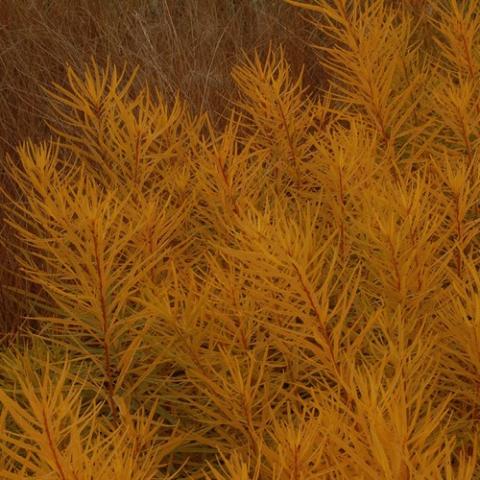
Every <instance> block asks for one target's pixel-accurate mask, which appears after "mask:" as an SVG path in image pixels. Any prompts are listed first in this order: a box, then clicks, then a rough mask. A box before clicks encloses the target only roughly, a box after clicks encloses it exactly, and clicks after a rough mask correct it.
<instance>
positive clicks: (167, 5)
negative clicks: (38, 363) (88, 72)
mask: <svg viewBox="0 0 480 480" xmlns="http://www.w3.org/2000/svg"><path fill="white" fill-rule="evenodd" d="M320 40H321V39H320V38H319V33H318V30H316V29H314V28H312V26H311V24H310V22H309V21H308V19H307V18H306V17H305V14H304V13H303V12H302V11H301V10H300V9H298V8H295V7H293V6H291V5H288V4H286V3H285V2H283V1H281V0H201V1H198V0H122V1H116V0H75V1H74V2H67V1H66V0H2V1H0V72H1V75H0V158H2V159H3V158H4V157H5V155H6V154H13V153H14V149H15V147H16V146H17V145H18V144H19V143H21V142H22V141H25V140H26V139H27V138H30V139H32V140H33V141H34V142H35V141H39V140H41V139H44V138H45V136H46V135H48V128H47V126H46V123H45V122H46V121H54V120H55V116H54V114H53V112H52V111H51V107H50V104H49V103H48V101H47V97H46V95H45V93H44V91H43V88H45V87H47V88H48V87H50V86H51V85H52V84H53V83H57V84H59V85H65V83H66V81H67V75H66V65H71V66H72V67H73V68H74V70H76V71H82V70H83V68H84V66H85V64H86V63H89V61H90V58H91V57H92V56H93V57H94V58H95V59H96V61H97V63H98V64H99V65H102V64H105V63H106V62H107V58H108V57H110V59H111V61H112V63H114V64H116V65H123V64H124V63H126V64H127V65H128V66H134V65H139V67H140V70H139V73H138V75H137V77H136V82H137V87H138V88H140V86H141V85H143V84H144V83H145V82H146V81H147V82H148V83H149V84H151V85H155V86H158V87H159V88H160V90H161V91H163V92H164V93H165V94H166V97H167V98H170V99H172V100H173V98H174V94H175V92H176V91H177V90H178V91H180V93H181V96H182V97H183V98H184V99H185V100H186V102H187V104H188V105H189V106H190V108H191V109H192V113H199V112H201V111H208V112H209V115H210V118H211V119H212V120H213V122H214V123H215V124H216V126H221V125H222V123H223V120H224V119H223V114H224V112H225V109H226V107H227V106H228V101H227V100H226V97H228V98H231V99H232V100H234V98H232V95H231V93H232V92H235V90H234V89H233V81H232V78H231V75H230V72H231V69H232V67H233V66H234V65H235V63H236V62H237V60H238V58H239V56H240V54H241V51H242V50H245V51H246V52H247V53H252V52H253V51H254V50H255V49H257V51H258V52H259V53H260V54H262V53H265V52H266V51H267V49H268V45H269V43H270V42H271V43H272V44H274V45H279V44H282V45H283V46H284V48H285V52H286V59H287V61H288V62H289V64H290V66H291V68H292V72H293V76H294V77H295V76H297V74H298V73H299V72H300V70H301V68H302V65H305V70H304V80H305V84H306V85H311V86H314V87H315V86H318V87H320V86H323V85H324V81H325V79H326V75H325V72H324V71H322V69H321V67H320V66H319V64H318V62H312V57H311V48H310V47H309V44H310V43H315V44H318V43H319V42H320ZM312 93H314V92H312ZM1 165H2V167H1V170H0V178H1V182H2V184H3V185H5V182H6V176H5V175H4V172H3V166H4V162H1ZM10 188H12V187H10ZM1 228H6V226H5V225H3V224H2V227H1ZM2 237H3V238H5V235H2ZM7 238H8V236H7ZM0 248H1V247H0ZM0 263H1V264H2V265H3V268H2V271H1V274H0V334H1V335H2V337H5V335H7V334H8V335H10V334H12V332H14V331H16V330H17V328H18V326H19V324H20V323H21V318H22V317H23V316H24V315H28V313H29V312H28V311H25V310H24V309H25V307H26V305H27V302H21V303H18V302H16V301H14V299H13V297H11V296H10V295H9V294H8V292H7V289H6V286H7V285H10V286H11V284H12V282H13V281H14V280H13V279H14V278H16V276H14V275H12V274H11V273H9V271H11V270H14V269H16V266H15V264H14V263H13V261H12V259H11V258H9V256H8V255H7V254H6V249H5V248H1V250H0ZM15 282H17V285H16V287H17V288H19V289H26V288H32V287H31V286H28V285H18V279H16V280H15ZM15 298H18V297H17V296H16V297H15ZM5 338H8V337H5Z"/></svg>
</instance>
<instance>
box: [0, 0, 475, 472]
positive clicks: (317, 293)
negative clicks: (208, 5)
mask: <svg viewBox="0 0 480 480" xmlns="http://www.w3.org/2000/svg"><path fill="white" fill-rule="evenodd" d="M286 1H287V3H289V4H292V5H296V6H298V7H299V8H305V9H307V10H310V11H311V12H313V13H314V14H315V16H314V17H312V22H313V23H314V25H315V26H316V28H318V29H320V30H322V32H323V33H324V34H326V35H327V36H328V38H329V40H328V41H327V42H326V43H325V44H324V45H318V46H317V47H318V50H319V52H320V53H319V61H320V62H321V63H322V65H323V66H324V68H326V69H327V70H329V71H330V72H331V74H332V76H331V78H332V81H331V84H330V86H329V88H328V90H326V91H324V92H323V94H322V95H321V97H320V98H319V99H316V98H314V97H313V96H312V95H311V93H310V92H308V90H307V88H305V87H304V86H303V81H302V77H301V76H300V77H299V78H293V77H292V74H291V71H290V68H289V65H288V63H287V62H286V60H285V56H284V51H283V49H282V48H277V49H275V48H271V49H270V51H269V53H268V55H267V56H266V58H264V59H261V58H260V56H259V55H258V54H257V55H254V56H253V57H249V56H245V57H244V58H243V59H242V61H241V62H240V63H239V64H238V66H237V67H235V68H234V70H233V72H232V78H233V80H234V82H235V83H236V85H237V87H238V90H239V94H240V96H239V98H238V99H237V101H236V102H235V104H234V105H232V107H231V111H230V115H229V117H228V118H227V119H226V122H225V127H224V128H223V129H222V130H218V129H217V128H216V127H215V126H214V125H213V124H212V121H211V119H210V117H209V115H207V114H205V115H201V116H192V115H191V114H189V112H188V110H187V107H186V105H185V103H184V102H182V100H181V99H180V97H179V96H177V97H176V99H175V101H174V102H168V103H167V102H166V100H165V98H164V97H163V96H162V94H161V92H159V91H158V90H152V89H151V87H148V86H145V88H144V89H143V90H141V91H140V92H138V91H135V92H134V91H133V90H132V88H131V87H132V84H133V81H134V78H135V72H133V73H132V74H130V75H127V68H126V67H125V68H124V69H123V70H122V71H121V72H119V70H118V69H117V68H116V67H115V66H113V65H111V64H107V65H105V67H104V68H100V67H99V66H98V65H97V63H96V62H95V61H94V60H92V63H91V65H90V66H87V67H86V69H85V72H84V73H83V75H82V74H78V73H76V72H75V71H74V70H73V69H69V71H68V83H69V87H68V88H65V87H61V86H60V85H57V86H56V87H55V88H53V89H52V90H51V91H50V92H49V98H50V99H51V101H52V104H53V106H54V108H55V110H56V112H57V118H58V122H56V124H52V125H50V128H51V132H52V135H54V137H52V138H51V139H50V140H48V141H45V142H43V143H40V144H34V143H32V142H26V143H25V144H23V145H22V146H20V147H19V148H18V149H17V153H18V155H17V157H16V158H13V157H9V158H8V172H9V176H10V179H11V181H12V182H14V184H15V185H16V189H17V191H18V192H20V193H21V195H20V198H17V197H15V196H12V195H11V194H9V191H8V190H6V189H4V195H5V196H6V197H7V201H8V205H7V207H6V208H7V217H6V219H5V221H6V223H7V224H8V225H9V227H10V228H12V229H13V230H14V231H15V232H16V238H17V241H16V242H15V243H14V244H10V245H9V248H11V249H12V251H14V253H15V255H16V258H17V262H18V264H19V267H20V268H19V275H21V276H22V277H24V278H25V279H26V280H27V281H28V282H30V283H31V284H32V286H34V287H35V288H32V289H31V291H30V292H29V293H27V296H28V302H29V306H30V311H31V318H32V319H35V320H36V321H37V322H38V326H39V328H38V329H37V330H33V329H32V330H30V331H28V332H25V335H24V337H23V341H18V342H17V344H15V345H14V346H11V347H10V348H9V349H4V351H3V352H2V353H1V357H2V359H1V360H2V361H1V362H0V365H1V367H0V379H1V380H0V381H1V390H0V424H1V430H0V474H1V475H0V476H1V477H2V478H5V479H18V478H38V479H40V478H42V479H47V478H49V479H50V478H51V479H56V478H58V479H62V480H79V479H82V480H83V479H85V480H86V479H93V478H95V479H98V478H100V479H119V480H120V479H122V480H123V479H138V480H140V479H174V478H175V479H183V478H191V479H200V478H204V479H209V480H227V479H230V480H247V479H255V480H260V479H261V480H263V479H265V480H270V479H271V480H283V479H285V480H286V479H292V480H294V479H302V480H303V479H374V478H385V479H392V480H393V479H395V480H396V479H408V478H418V479H461V480H466V479H474V478H479V475H480V470H479V468H478V465H479V464H480V462H479V456H480V453H479V451H478V440H479V432H478V419H479V411H480V387H479V386H480V354H479V352H480V297H479V287H480V274H479V270H478V264H479V259H478V253H477V252H478V251H479V246H480V245H479V243H480V235H479V221H480V218H479V207H480V205H479V202H478V198H479V193H480V170H479V162H478V160H479V148H478V147H479V145H480V141H479V138H480V127H479V125H480V96H479V94H480V89H479V71H480V57H479V56H478V52H479V46H480V39H479V35H480V33H479V32H480V29H479V26H480V16H479V15H477V12H478V11H479V10H480V3H479V2H478V0H472V1H470V2H468V3H465V4H463V3H462V2H456V1H455V0H446V1H439V2H427V1H420V2H419V1H413V0H410V1H406V0H405V1H403V2H387V1H386V0H369V1H365V2H357V1H347V0H332V1H330V2H323V1H322V2H320V1H317V2H315V3H304V2H299V1H294V0H286Z"/></svg>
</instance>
